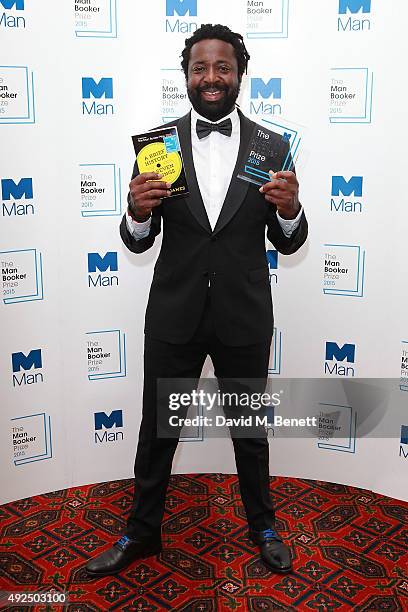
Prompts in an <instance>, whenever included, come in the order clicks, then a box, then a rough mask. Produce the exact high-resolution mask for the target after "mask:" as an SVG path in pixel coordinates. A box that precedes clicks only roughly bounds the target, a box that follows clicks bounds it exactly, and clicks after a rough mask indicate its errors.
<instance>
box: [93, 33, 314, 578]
mask: <svg viewBox="0 0 408 612" xmlns="http://www.w3.org/2000/svg"><path fill="white" fill-rule="evenodd" d="M248 59H249V55H248V53H247V50H246V48H245V45H244V43H243V40H242V37H241V36H240V35H239V34H235V33H233V32H231V30H230V29H229V28H227V27H226V26H221V25H215V26H213V25H210V24H207V25H203V26H202V27H201V28H200V29H199V30H197V31H196V32H195V33H194V35H193V36H192V37H191V38H190V39H187V40H186V47H185V49H184V51H183V53H182V67H183V70H184V72H185V75H186V79H187V90H188V96H189V99H190V101H191V103H192V106H193V109H192V111H191V113H189V114H187V115H185V116H184V117H182V118H181V119H179V120H177V121H175V122H173V124H172V125H174V124H175V125H177V127H178V133H179V138H180V144H181V150H182V154H183V159H184V164H185V170H186V177H187V182H188V187H189V194H188V195H187V196H185V197H177V198H169V199H166V198H167V197H168V195H169V194H170V192H169V187H170V184H169V183H165V182H164V181H160V178H162V177H161V176H160V175H158V174H155V173H143V174H138V172H137V168H136V165H135V169H134V173H133V177H132V181H131V183H130V193H129V198H128V202H129V207H128V212H127V214H126V215H125V216H124V217H123V220H122V223H121V227H120V233H121V236H122V239H123V241H124V243H125V245H126V246H127V247H128V248H129V249H130V250H131V251H133V252H134V253H142V252H144V251H146V250H147V249H149V248H150V247H151V246H152V245H153V243H154V240H155V237H156V236H157V235H158V234H159V232H160V230H161V225H162V223H163V242H162V247H161V251H160V255H159V257H158V259H157V262H156V266H155V271H154V276H153V281H152V285H151V290H150V296H149V302H148V306H147V312H146V322H145V353H144V391H143V417H142V423H141V426H140V432H139V442H138V449H137V454H136V461H135V494H134V500H133V506H132V509H131V512H130V516H129V519H128V525H127V530H126V535H124V536H123V537H122V538H121V539H120V540H119V541H118V542H116V543H115V544H114V546H113V547H112V548H111V549H109V550H108V551H106V552H104V553H102V554H101V555H100V556H99V557H97V558H96V559H94V560H91V561H90V562H89V563H88V565H87V570H88V572H89V573H90V574H92V575H94V576H103V575H108V574H114V573H117V572H119V571H120V570H121V569H123V568H125V567H126V566H127V565H129V563H131V562H132V561H133V560H135V559H138V558H141V557H146V556H148V555H152V554H155V553H157V552H159V551H160V550H161V537H160V525H161V521H162V518H163V513H164V505H165V495H166V489H167V485H168V481H169V477H170V473H171V466H172V460H173V455H174V452H175V450H176V446H177V442H178V440H177V438H159V437H157V413H156V407H157V389H156V385H157V379H158V378H178V379H182V378H185V379H194V380H196V379H198V378H199V376H200V374H201V370H202V367H203V364H204V361H205V358H206V356H207V355H210V357H211V359H212V362H213V364H214V370H215V375H216V376H217V378H219V379H221V380H222V379H232V378H233V379H237V378H245V379H248V378H254V379H266V378H267V374H268V363H269V352H270V343H271V338H272V333H273V313H272V300H271V291H270V285H269V271H268V264H267V260H266V251H265V229H266V230H267V236H268V239H269V240H270V241H271V242H272V243H273V245H274V246H275V248H276V249H277V250H278V251H279V252H280V253H283V254H290V253H294V252H295V251H297V250H298V249H299V247H300V246H301V245H302V244H303V243H304V241H305V240H306V236H307V222H306V218H305V215H304V212H303V210H302V208H301V206H300V204H299V200H298V182H297V179H296V176H295V174H294V173H293V172H289V171H285V172H284V171H279V172H276V173H272V174H271V180H270V182H268V183H266V184H265V185H263V187H261V189H259V190H258V189H257V188H256V186H254V185H252V184H249V183H247V182H245V181H242V180H240V179H238V178H237V169H238V167H240V165H241V164H242V162H243V160H244V155H245V152H246V148H247V146H248V143H249V140H250V137H251V135H252V132H253V129H254V127H255V124H254V123H253V122H252V121H250V120H249V119H247V118H246V117H244V116H243V114H242V113H241V112H240V111H239V110H237V109H236V107H235V101H236V98H237V96H238V92H239V87H240V83H241V79H242V75H243V73H244V72H245V71H246V67H247V62H248ZM274 144H275V149H276V155H277V157H278V159H277V162H278V164H279V163H280V164H281V165H279V167H282V164H283V160H284V159H285V158H286V156H287V153H288V144H287V143H285V142H284V141H283V140H282V139H281V138H280V137H279V136H278V135H276V142H275V143H274ZM233 445H234V452H235V460H236V466H237V472H238V477H239V484H240V490H241V496H242V500H243V503H244V507H245V510H246V515H247V520H248V524H249V533H250V537H251V538H252V540H253V541H254V542H255V543H257V544H258V545H259V548H260V552H261V556H262V558H263V559H264V560H265V562H266V563H267V564H268V565H269V567H270V568H271V569H272V570H274V571H276V572H281V573H287V572H290V571H291V558H290V552H289V549H288V548H287V547H286V545H285V544H284V543H283V541H282V538H281V537H280V536H279V534H278V533H277V532H276V530H275V515H274V509H273V505H272V502H271V498H270V494H269V447H268V440H267V437H266V436H260V437H256V438H242V437H234V438H233Z"/></svg>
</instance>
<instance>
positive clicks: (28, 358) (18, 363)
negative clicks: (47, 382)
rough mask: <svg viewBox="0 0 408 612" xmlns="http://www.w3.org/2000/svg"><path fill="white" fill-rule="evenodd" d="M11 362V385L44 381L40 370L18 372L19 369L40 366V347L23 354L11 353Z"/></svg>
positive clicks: (34, 368)
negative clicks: (27, 372)
mask: <svg viewBox="0 0 408 612" xmlns="http://www.w3.org/2000/svg"><path fill="white" fill-rule="evenodd" d="M11 364H12V368H13V387H15V386H16V385H18V386H19V387H21V386H22V385H32V384H35V383H38V382H44V378H43V375H42V373H41V372H35V373H33V374H26V372H23V373H22V374H19V373H20V371H21V370H31V369H33V370H39V369H41V368H42V357H41V349H33V350H32V351H30V352H29V353H28V355H25V354H24V353H21V352H20V353H12V355H11Z"/></svg>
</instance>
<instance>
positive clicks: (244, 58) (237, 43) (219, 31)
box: [181, 23, 250, 80]
mask: <svg viewBox="0 0 408 612" xmlns="http://www.w3.org/2000/svg"><path fill="white" fill-rule="evenodd" d="M209 38H210V39H211V38H216V39H218V40H223V41H225V42H227V43H230V44H231V45H232V46H233V47H234V51H235V57H236V58H237V62H238V75H239V79H240V80H241V77H242V75H243V74H244V72H245V73H246V71H247V67H248V61H249V58H250V55H249V53H248V51H247V50H246V47H245V45H244V40H243V38H242V36H241V34H238V33H237V32H232V30H230V29H229V28H228V27H227V26H224V25H221V24H219V23H217V24H215V25H213V24H212V23H205V24H203V25H202V26H201V27H200V28H198V30H196V31H195V32H194V34H193V35H192V36H191V37H190V38H186V40H185V44H186V46H185V47H184V49H183V51H182V53H181V57H182V60H181V67H182V69H183V71H184V74H185V77H186V78H187V70H188V62H189V60H190V51H191V47H192V46H193V45H195V43H197V42H199V41H200V40H205V39H209Z"/></svg>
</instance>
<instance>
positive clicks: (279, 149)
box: [120, 112, 307, 346]
mask: <svg viewBox="0 0 408 612" xmlns="http://www.w3.org/2000/svg"><path fill="white" fill-rule="evenodd" d="M239 117H240V146H239V151H238V158H237V162H236V166H235V169H234V172H233V174H232V178H231V182H230V185H229V188H228V191H227V195H226V197H225V200H224V203H223V206H222V209H221V212H220V215H219V218H218V221H217V224H216V226H215V228H214V230H212V229H211V226H210V223H209V221H208V217H207V213H206V210H205V207H204V203H203V200H202V197H201V194H200V190H199V186H198V183H197V177H196V173H195V169H194V163H193V157H192V149H191V128H190V121H191V119H190V113H188V114H187V115H185V116H183V117H181V118H180V119H178V120H177V121H175V122H172V123H169V124H167V125H169V126H170V125H177V128H178V133H179V140H180V145H181V151H182V155H183V161H184V167H185V171H186V178H187V183H188V189H189V194H188V195H185V196H177V197H171V198H166V199H164V200H163V201H162V203H161V204H160V206H157V207H156V208H153V210H152V220H151V226H150V233H149V235H148V236H147V237H146V238H143V239H141V240H135V239H134V238H133V237H132V235H131V234H130V233H129V231H128V229H127V225H126V218H125V217H126V215H125V216H124V217H123V219H122V222H121V226H120V234H121V237H122V240H123V242H124V243H125V245H126V246H127V247H128V249H130V250H131V251H132V252H133V253H143V252H144V251H146V250H147V249H149V248H150V247H151V246H152V245H153V243H154V240H155V238H156V236H157V235H158V234H159V233H160V231H161V228H162V226H163V240H162V246H161V249H160V254H159V257H158V259H157V262H156V265H155V268H154V275H153V280H152V285H151V288H150V294H149V300H148V305H147V309H146V320H145V333H146V335H149V336H151V337H153V338H156V339H159V340H162V341H166V342H170V343H174V344H184V343H186V342H188V341H189V340H190V339H191V338H192V337H193V335H194V332H195V331H196V329H197V327H198V325H199V322H200V319H201V316H202V314H203V309H204V305H205V303H206V297H207V293H208V291H209V290H210V292H211V308H212V316H213V321H214V325H215V331H216V334H217V336H218V338H219V339H220V340H221V342H223V343H224V344H226V345H229V346H245V345H249V344H255V343H259V342H264V341H268V340H270V339H271V337H272V333H273V310H272V298H271V288H270V284H269V270H268V263H267V258H266V249H265V229H266V232H267V237H268V239H269V241H270V242H271V243H272V244H273V245H274V247H275V249H276V250H277V251H279V252H280V253H283V254H285V255H288V254H290V253H294V252H295V251H297V250H298V249H299V247H300V246H301V245H302V244H303V243H304V241H305V240H306V237H307V221H306V218H305V215H304V213H302V216H301V221H300V225H299V226H298V228H297V229H296V230H295V231H294V232H293V234H292V235H291V236H290V238H287V237H286V236H285V235H284V233H283V231H282V228H281V226H280V224H279V221H278V219H277V217H276V207H275V206H274V205H273V204H270V203H268V202H266V200H265V198H264V196H263V195H262V194H261V193H260V192H259V191H258V187H257V186H256V185H253V184H251V183H248V182H246V181H243V180H242V179H238V178H237V172H238V168H240V167H241V165H243V162H244V158H245V153H246V149H247V147H248V144H249V141H250V139H251V136H252V132H253V129H254V127H255V123H254V122H253V121H251V120H250V119H248V118H247V117H245V116H244V115H243V114H242V113H241V112H239ZM162 127H165V126H162ZM275 145H276V146H275V147H274V150H275V155H276V156H277V159H276V164H277V166H276V167H279V168H281V167H282V164H283V162H284V160H285V159H286V157H287V153H288V144H287V143H285V142H284V141H283V140H282V138H281V137H280V136H278V135H276V143H275ZM137 174H138V171H137V166H136V164H135V168H134V171H133V176H132V178H134V177H135V176H136V175H137ZM209 286H210V289H209Z"/></svg>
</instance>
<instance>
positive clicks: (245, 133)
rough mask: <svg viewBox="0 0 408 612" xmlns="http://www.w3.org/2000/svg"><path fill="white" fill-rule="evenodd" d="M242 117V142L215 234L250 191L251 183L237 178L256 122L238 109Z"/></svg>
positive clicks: (240, 117)
mask: <svg viewBox="0 0 408 612" xmlns="http://www.w3.org/2000/svg"><path fill="white" fill-rule="evenodd" d="M238 114H239V119H240V122H241V124H240V143H239V150H238V157H237V163H236V164H235V168H234V172H233V173H232V178H231V182H230V185H229V187H228V191H227V195H226V196H225V200H224V204H223V206H222V209H221V212H220V216H219V217H218V221H217V224H216V226H215V228H214V234H216V233H218V232H219V231H220V230H222V228H223V227H225V226H226V225H227V223H228V222H229V221H230V220H231V219H232V217H233V216H234V215H235V213H236V212H237V210H238V209H239V207H240V206H241V204H242V202H243V201H244V198H245V196H246V194H247V192H248V186H249V183H248V182H247V181H243V180H241V179H239V178H237V173H238V168H239V167H240V166H241V164H243V162H244V156H245V153H246V149H247V146H248V143H249V141H250V139H251V136H252V131H253V129H254V122H253V121H251V120H250V119H247V117H244V115H243V114H242V113H241V111H238Z"/></svg>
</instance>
